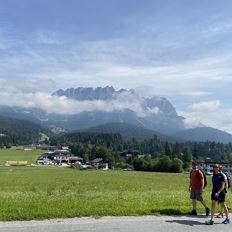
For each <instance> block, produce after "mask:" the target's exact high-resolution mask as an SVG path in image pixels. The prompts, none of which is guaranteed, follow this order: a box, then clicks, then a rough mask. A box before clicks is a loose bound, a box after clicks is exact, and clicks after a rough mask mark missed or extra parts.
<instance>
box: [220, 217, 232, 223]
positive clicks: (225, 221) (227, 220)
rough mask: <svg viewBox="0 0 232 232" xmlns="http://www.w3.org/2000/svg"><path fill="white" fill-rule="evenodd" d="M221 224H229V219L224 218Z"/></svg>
mask: <svg viewBox="0 0 232 232" xmlns="http://www.w3.org/2000/svg"><path fill="white" fill-rule="evenodd" d="M222 223H223V224H230V219H229V218H226V219H225V220H224V221H223V222H222Z"/></svg>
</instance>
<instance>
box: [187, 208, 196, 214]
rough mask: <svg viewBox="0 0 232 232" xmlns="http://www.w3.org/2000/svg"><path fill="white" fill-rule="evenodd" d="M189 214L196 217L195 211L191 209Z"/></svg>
mask: <svg viewBox="0 0 232 232" xmlns="http://www.w3.org/2000/svg"><path fill="white" fill-rule="evenodd" d="M189 214H190V215H197V211H196V210H195V209H193V210H192V211H191V212H190V213H189Z"/></svg>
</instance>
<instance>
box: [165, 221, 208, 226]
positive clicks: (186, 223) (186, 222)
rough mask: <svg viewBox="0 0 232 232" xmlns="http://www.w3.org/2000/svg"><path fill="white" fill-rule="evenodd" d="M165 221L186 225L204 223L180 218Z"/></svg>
mask: <svg viewBox="0 0 232 232" xmlns="http://www.w3.org/2000/svg"><path fill="white" fill-rule="evenodd" d="M166 222H169V223H178V224H181V225H187V226H196V225H198V226H199V225H205V223H202V222H198V221H194V220H181V219H180V220H168V221H166Z"/></svg>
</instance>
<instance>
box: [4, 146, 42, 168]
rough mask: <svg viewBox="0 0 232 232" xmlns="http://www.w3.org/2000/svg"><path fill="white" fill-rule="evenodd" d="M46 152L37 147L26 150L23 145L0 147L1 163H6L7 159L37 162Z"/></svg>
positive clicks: (29, 162)
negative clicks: (8, 147)
mask: <svg viewBox="0 0 232 232" xmlns="http://www.w3.org/2000/svg"><path fill="white" fill-rule="evenodd" d="M44 152H45V151H42V150H36V149H35V148H34V149H33V150H32V151H24V150H23V147H12V148H10V149H6V148H4V149H0V165H4V164H5V163H6V161H27V162H28V164H35V163H36V160H37V158H38V157H39V156H40V155H41V154H42V153H44Z"/></svg>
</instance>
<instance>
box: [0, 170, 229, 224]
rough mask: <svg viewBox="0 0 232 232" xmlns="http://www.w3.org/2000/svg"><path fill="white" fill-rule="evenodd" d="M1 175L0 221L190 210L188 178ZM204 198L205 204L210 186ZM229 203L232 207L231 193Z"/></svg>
mask: <svg viewBox="0 0 232 232" xmlns="http://www.w3.org/2000/svg"><path fill="white" fill-rule="evenodd" d="M0 177H1V178H0V186H1V188H0V206H1V207H0V220H31V219H45V218H64V217H81V216H94V217H101V216H105V215H115V216H119V215H159V214H184V213H187V212H188V211H189V210H190V209H191V207H190V200H189V194H188V192H187V189H188V175H187V174H165V173H144V172H133V171H110V170H109V171H100V170H99V171H97V170H94V171H93V170H89V171H87V170H86V171H80V170H76V169H71V168H59V167H50V168H44V167H42V168H41V167H1V168H0ZM205 198H206V199H207V202H208V203H209V202H210V201H209V199H210V186H208V187H207V190H206V192H205ZM228 201H229V205H231V193H230V194H229V199H228ZM199 209H200V211H201V212H203V208H202V207H201V206H199Z"/></svg>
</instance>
